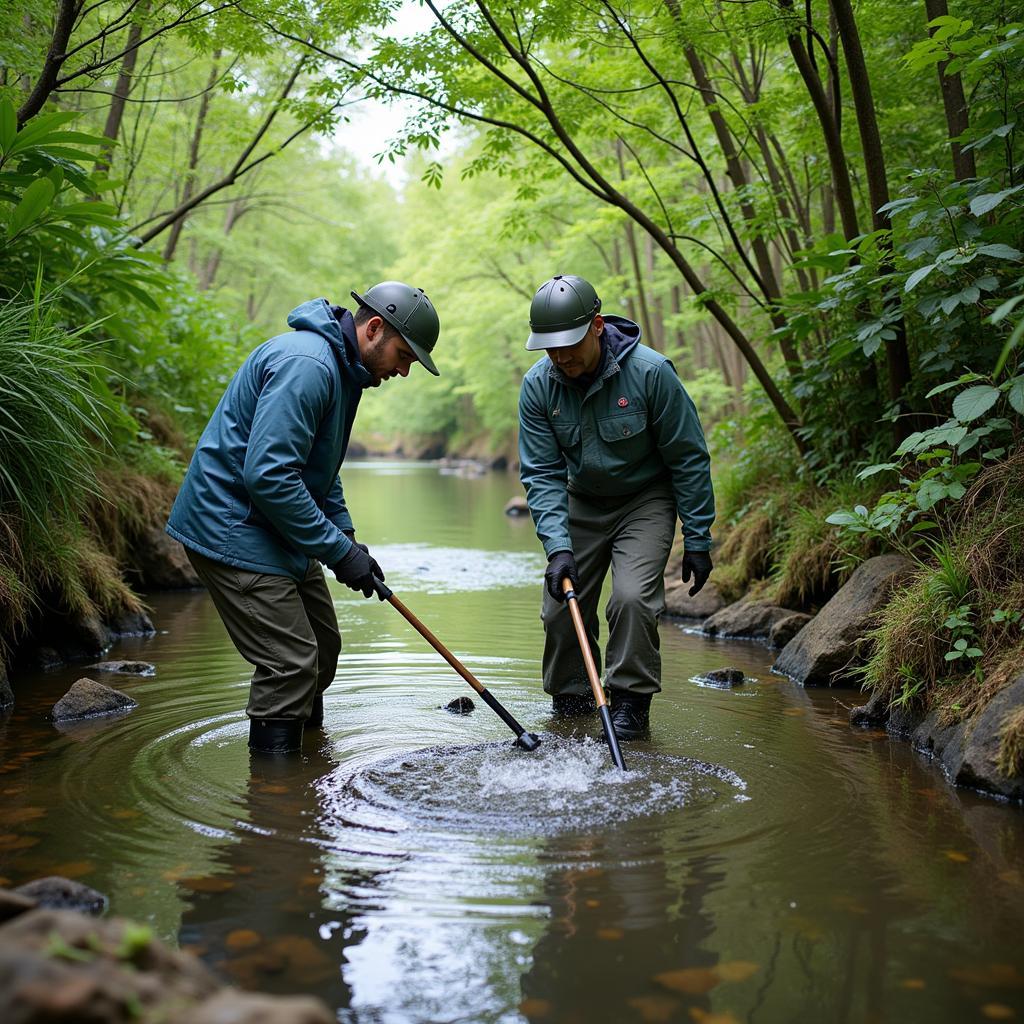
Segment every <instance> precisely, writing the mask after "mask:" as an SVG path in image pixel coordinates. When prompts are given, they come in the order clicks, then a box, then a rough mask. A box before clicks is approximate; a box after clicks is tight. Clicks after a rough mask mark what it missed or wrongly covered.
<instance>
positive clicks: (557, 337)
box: [526, 320, 593, 352]
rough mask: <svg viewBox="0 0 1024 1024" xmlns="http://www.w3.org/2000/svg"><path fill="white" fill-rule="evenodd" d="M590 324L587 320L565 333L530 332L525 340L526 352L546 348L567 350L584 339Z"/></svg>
mask: <svg viewBox="0 0 1024 1024" xmlns="http://www.w3.org/2000/svg"><path fill="white" fill-rule="evenodd" d="M592 322H593V321H592V320H588V321H587V322H586V323H585V324H582V325H581V326H579V327H570V328H569V329H568V330H565V331H531V332H530V336H529V337H528V338H527V339H526V351H527V352H537V351H540V350H542V349H546V348H568V347H569V346H570V345H575V344H577V343H578V342H580V341H582V340H583V339H584V338H585V337H586V334H587V331H589V330H590V325H591V323H592Z"/></svg>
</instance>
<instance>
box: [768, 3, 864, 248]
mask: <svg viewBox="0 0 1024 1024" xmlns="http://www.w3.org/2000/svg"><path fill="white" fill-rule="evenodd" d="M779 5H780V6H781V7H782V8H783V10H786V11H789V12H792V10H793V0H779ZM786 38H787V42H788V43H789V52H790V53H791V54H792V55H793V60H794V62H795V63H796V66H797V69H798V70H799V72H800V77H801V78H802V79H803V82H804V87H805V88H806V89H807V92H808V94H809V95H810V98H811V103H812V104H813V106H814V112H815V113H816V114H817V115H818V123H819V124H820V125H821V132H822V135H824V137H825V150H826V152H827V153H828V162H829V168H830V169H831V172H832V192H833V195H834V197H835V203H836V206H837V207H838V209H839V219H840V221H841V223H842V225H843V234H844V235H845V236H846V237H847V238H854V237H855V236H857V235H859V234H860V228H859V227H858V225H857V205H856V203H855V202H854V199H853V185H852V184H851V182H850V169H849V167H848V166H847V163H846V151H845V150H844V149H843V139H842V135H841V134H840V132H839V125H838V124H837V123H836V119H835V116H834V115H833V113H832V104H831V103H830V101H829V98H828V96H827V95H826V94H825V88H824V86H823V85H822V84H821V78H820V77H819V75H818V72H817V70H816V69H815V67H814V65H813V64H812V63H811V58H810V55H809V54H808V52H807V48H806V47H805V46H804V41H803V37H802V36H801V35H800V29H799V27H798V26H797V25H793V26H792V27H791V29H790V31H789V32H788V34H787V37H786Z"/></svg>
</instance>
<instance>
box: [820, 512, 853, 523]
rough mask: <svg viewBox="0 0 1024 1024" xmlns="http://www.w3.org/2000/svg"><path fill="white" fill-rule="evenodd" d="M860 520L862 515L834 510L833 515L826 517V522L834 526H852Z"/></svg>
mask: <svg viewBox="0 0 1024 1024" xmlns="http://www.w3.org/2000/svg"><path fill="white" fill-rule="evenodd" d="M860 521H861V519H860V516H855V515H854V514H853V513H852V512H833V513H832V515H830V516H826V517H825V522H826V523H831V524H832V525H833V526H850V525H852V524H853V523H859V522H860Z"/></svg>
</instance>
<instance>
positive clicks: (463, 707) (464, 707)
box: [444, 697, 476, 715]
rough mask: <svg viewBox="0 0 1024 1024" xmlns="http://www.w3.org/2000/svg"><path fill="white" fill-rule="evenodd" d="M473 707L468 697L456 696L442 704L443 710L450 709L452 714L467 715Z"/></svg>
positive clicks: (474, 706)
mask: <svg viewBox="0 0 1024 1024" xmlns="http://www.w3.org/2000/svg"><path fill="white" fill-rule="evenodd" d="M475 708H476V705H475V704H474V703H473V702H472V700H470V699H469V697H456V698H455V700H450V701H448V703H447V704H445V706H444V709H445V711H450V712H451V713H452V714H453V715H468V714H469V713H470V711H473V710H474V709H475Z"/></svg>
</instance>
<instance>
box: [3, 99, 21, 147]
mask: <svg viewBox="0 0 1024 1024" xmlns="http://www.w3.org/2000/svg"><path fill="white" fill-rule="evenodd" d="M17 134H18V115H17V113H15V110H14V104H13V103H12V102H11V101H10V100H9V99H4V100H3V101H2V102H0V152H3V153H6V152H7V151H8V150H9V149H10V148H11V145H12V143H13V142H14V137H15V136H16V135H17Z"/></svg>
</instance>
